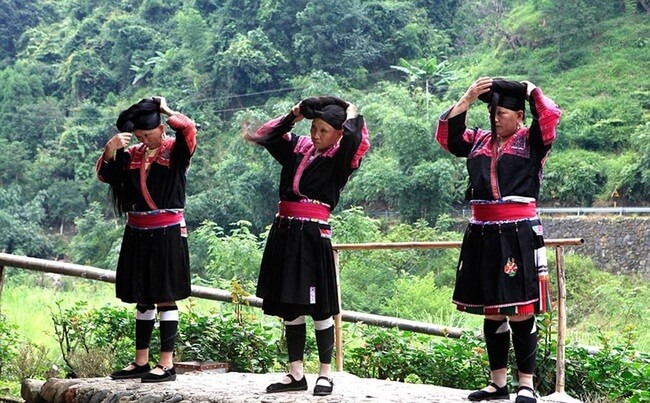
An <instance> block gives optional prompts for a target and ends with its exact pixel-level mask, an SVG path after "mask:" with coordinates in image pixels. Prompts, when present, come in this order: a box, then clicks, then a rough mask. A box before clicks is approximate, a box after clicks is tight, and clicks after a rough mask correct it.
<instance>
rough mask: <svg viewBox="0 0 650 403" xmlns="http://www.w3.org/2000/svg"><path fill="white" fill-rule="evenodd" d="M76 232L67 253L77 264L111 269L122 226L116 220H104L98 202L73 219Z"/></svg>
mask: <svg viewBox="0 0 650 403" xmlns="http://www.w3.org/2000/svg"><path fill="white" fill-rule="evenodd" d="M75 225H76V227H77V233H76V234H75V235H74V236H73V237H72V239H71V240H70V244H69V249H68V252H67V253H68V254H69V256H70V257H71V258H72V260H73V261H74V262H76V263H78V264H84V265H88V266H95V267H100V268H103V269H108V270H113V269H114V268H115V267H116V265H115V264H113V263H114V262H113V259H115V256H116V253H117V251H118V250H119V246H120V244H121V242H122V238H121V236H122V232H123V227H122V226H121V225H118V223H117V221H116V220H106V219H104V217H103V211H102V208H101V206H100V204H99V203H97V202H95V203H92V204H91V205H90V206H89V208H88V210H86V212H85V213H84V215H83V216H81V217H78V218H77V219H76V220H75Z"/></svg>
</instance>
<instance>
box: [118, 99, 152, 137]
mask: <svg viewBox="0 0 650 403" xmlns="http://www.w3.org/2000/svg"><path fill="white" fill-rule="evenodd" d="M161 122H162V120H161V118H160V102H159V101H158V100H156V99H155V98H144V99H142V100H140V102H138V103H137V104H133V105H131V106H130V107H129V108H127V109H125V110H123V111H122V112H120V115H119V116H118V118H117V122H116V123H115V126H117V129H118V130H119V131H121V132H132V131H134V130H150V129H154V128H156V127H158V126H159V125H160V123H161Z"/></svg>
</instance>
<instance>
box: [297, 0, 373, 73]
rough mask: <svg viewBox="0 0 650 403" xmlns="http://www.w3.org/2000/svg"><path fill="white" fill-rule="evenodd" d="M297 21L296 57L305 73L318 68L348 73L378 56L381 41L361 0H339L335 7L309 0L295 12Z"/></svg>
mask: <svg viewBox="0 0 650 403" xmlns="http://www.w3.org/2000/svg"><path fill="white" fill-rule="evenodd" d="M296 24H297V25H298V27H299V32H298V33H296V35H295V36H294V45H293V51H294V54H295V55H296V57H295V58H294V61H295V63H296V64H297V65H298V66H299V67H300V71H301V72H303V73H304V72H307V71H310V70H313V69H319V70H323V71H326V72H328V73H330V74H334V75H342V76H346V75H348V76H349V75H353V73H354V72H355V71H356V70H358V69H360V68H368V67H371V64H372V63H373V62H375V61H376V60H377V59H378V57H379V54H380V49H379V46H378V45H379V44H378V43H376V42H375V41H373V40H372V37H371V35H370V32H371V26H372V21H371V20H370V19H369V17H368V15H367V13H366V9H365V7H364V5H363V4H362V3H361V2H360V0H343V1H339V2H338V3H337V5H336V7H331V6H330V4H329V3H327V2H321V1H310V2H309V3H308V4H307V6H306V7H305V9H304V10H303V11H301V12H299V13H298V14H296Z"/></svg>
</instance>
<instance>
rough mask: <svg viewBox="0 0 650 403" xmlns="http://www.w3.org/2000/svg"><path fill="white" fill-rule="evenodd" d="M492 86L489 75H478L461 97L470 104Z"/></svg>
mask: <svg viewBox="0 0 650 403" xmlns="http://www.w3.org/2000/svg"><path fill="white" fill-rule="evenodd" d="M490 88H492V79H491V78H490V77H480V78H479V79H477V80H476V81H474V82H473V83H472V85H470V86H469V88H467V91H465V95H463V99H464V100H465V101H466V102H467V103H468V104H471V103H473V102H474V101H476V100H477V99H478V97H479V96H480V95H482V94H485V93H486V92H489V91H490Z"/></svg>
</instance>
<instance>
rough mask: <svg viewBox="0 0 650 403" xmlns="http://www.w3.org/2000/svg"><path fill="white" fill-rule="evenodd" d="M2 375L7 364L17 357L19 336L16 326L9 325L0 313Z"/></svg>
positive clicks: (0, 367) (0, 372) (0, 373)
mask: <svg viewBox="0 0 650 403" xmlns="http://www.w3.org/2000/svg"><path fill="white" fill-rule="evenodd" d="M0 334H1V335H2V337H0V375H2V373H3V370H4V366H5V364H6V363H8V362H11V360H13V358H14V357H15V356H16V355H17V345H18V335H17V333H16V325H11V324H9V323H7V321H6V318H5V316H4V315H3V314H1V313H0Z"/></svg>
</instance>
